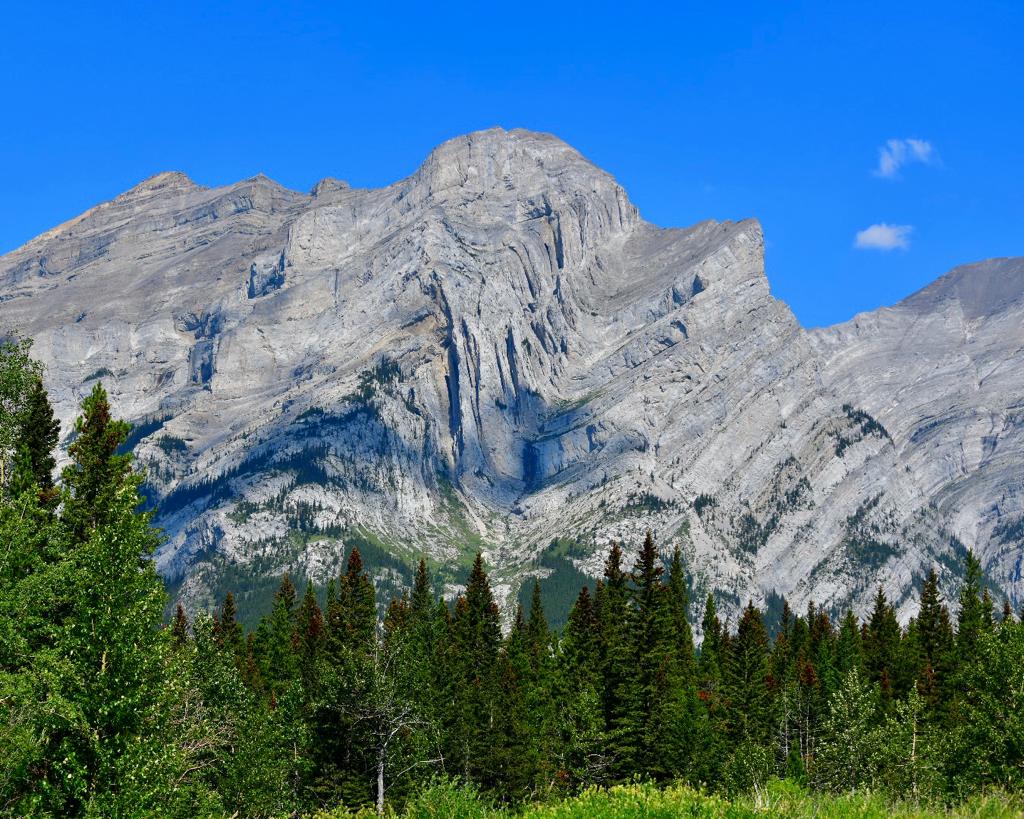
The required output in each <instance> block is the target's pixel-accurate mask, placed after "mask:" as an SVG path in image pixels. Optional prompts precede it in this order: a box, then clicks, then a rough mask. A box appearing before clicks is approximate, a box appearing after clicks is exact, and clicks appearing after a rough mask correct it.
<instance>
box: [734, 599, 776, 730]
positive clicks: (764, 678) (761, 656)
mask: <svg viewBox="0 0 1024 819" xmlns="http://www.w3.org/2000/svg"><path fill="white" fill-rule="evenodd" d="M768 672H769V664H768V631H767V630H766V629H765V626H764V620H763V619H762V617H761V612H760V610H759V609H757V608H756V607H755V606H754V604H753V602H751V603H748V604H747V607H746V608H745V609H744V610H743V615H742V616H741V617H740V621H739V626H738V627H737V630H736V639H735V642H734V644H733V646H732V647H731V650H730V652H729V657H728V660H727V663H726V668H725V675H724V677H725V679H724V688H725V690H726V696H727V697H728V709H729V717H730V722H731V728H732V736H733V739H734V742H735V743H736V744H737V745H739V744H741V743H744V742H749V743H753V744H756V745H763V744H764V743H765V741H766V740H767V738H768V734H769V708H770V704H771V697H770V691H769V688H768V676H769V674H768Z"/></svg>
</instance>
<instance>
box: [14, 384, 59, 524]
mask: <svg viewBox="0 0 1024 819" xmlns="http://www.w3.org/2000/svg"><path fill="white" fill-rule="evenodd" d="M59 439H60V421H58V420H57V419H56V417H55V416H54V414H53V407H52V406H51V405H50V399H49V397H48V396H47V394H46V389H45V388H44V387H43V381H42V379H41V378H36V379H35V380H34V381H33V383H32V388H31V390H30V392H29V393H28V396H27V400H26V406H25V410H24V413H23V420H22V422H21V441H20V445H21V446H22V447H24V449H25V451H26V453H27V456H28V464H29V467H30V469H31V474H32V478H33V480H34V482H35V485H36V486H37V487H39V491H40V492H41V493H42V494H43V498H44V501H45V502H46V503H47V504H53V503H55V502H56V500H57V494H56V492H54V491H53V490H54V484H53V471H54V469H56V467H57V462H56V460H55V459H54V457H53V452H54V450H55V449H56V448H57V442H58V440H59Z"/></svg>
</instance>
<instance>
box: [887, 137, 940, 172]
mask: <svg viewBox="0 0 1024 819" xmlns="http://www.w3.org/2000/svg"><path fill="white" fill-rule="evenodd" d="M935 159H936V157H935V148H934V147H932V144H931V143H930V142H928V141H927V140H924V139H890V140H889V141H888V142H886V143H885V145H883V146H882V147H881V148H879V149H878V167H877V168H876V169H875V176H880V177H882V178H883V179H893V178H895V177H896V176H897V174H898V173H899V170H900V168H902V167H903V166H904V165H908V164H910V163H911V162H920V163H922V164H924V165H931V164H932V163H933V162H935Z"/></svg>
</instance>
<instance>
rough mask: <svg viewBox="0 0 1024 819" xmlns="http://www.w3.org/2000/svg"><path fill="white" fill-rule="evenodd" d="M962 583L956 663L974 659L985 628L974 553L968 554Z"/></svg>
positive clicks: (978, 574)
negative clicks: (979, 638)
mask: <svg viewBox="0 0 1024 819" xmlns="http://www.w3.org/2000/svg"><path fill="white" fill-rule="evenodd" d="M965 569H966V571H965V573H964V583H963V586H962V587H961V588H960V608H959V610H958V612H957V634H956V653H957V658H956V659H957V663H958V664H963V663H970V662H973V661H974V659H975V655H976V652H977V645H978V637H979V636H980V634H981V632H982V630H983V629H984V628H985V625H986V624H985V619H986V618H985V606H984V604H983V602H982V597H981V595H982V582H983V576H982V571H981V562H980V561H979V560H978V558H977V556H976V555H975V554H974V552H968V553H967V558H966V566H965Z"/></svg>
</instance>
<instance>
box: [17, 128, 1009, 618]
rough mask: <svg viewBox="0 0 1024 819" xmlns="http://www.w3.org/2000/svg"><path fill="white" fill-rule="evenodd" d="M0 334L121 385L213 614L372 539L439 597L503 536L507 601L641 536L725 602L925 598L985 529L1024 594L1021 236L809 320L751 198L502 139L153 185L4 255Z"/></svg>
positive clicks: (181, 578)
mask: <svg viewBox="0 0 1024 819" xmlns="http://www.w3.org/2000/svg"><path fill="white" fill-rule="evenodd" d="M0 325H2V326H5V327H14V328H17V329H19V330H21V331H22V332H24V333H26V334H28V335H30V336H32V337H33V338H34V339H35V348H34V350H35V353H36V355H38V356H39V357H40V358H41V359H42V360H43V361H44V362H45V363H46V365H47V367H48V370H47V386H48V387H49V388H50V390H51V392H52V395H53V396H54V399H55V401H56V404H57V408H58V411H59V415H60V418H61V421H62V425H63V429H64V430H65V431H67V430H69V429H70V421H71V419H72V417H73V415H74V413H75V408H76V406H77V404H78V402H79V400H80V398H81V397H82V395H83V394H84V393H85V392H86V391H88V390H89V389H90V388H91V387H92V385H93V384H94V382H95V381H96V380H98V379H102V380H103V382H104V384H105V385H106V386H107V388H108V390H109V391H110V393H111V398H112V401H113V403H114V406H115V408H116V409H117V411H118V412H119V413H120V414H121V415H122V416H124V417H127V418H129V419H131V420H132V421H133V422H134V423H135V424H136V432H135V435H134V436H133V437H134V441H133V443H134V445H135V451H136V453H137V455H138V457H139V460H140V461H141V462H142V463H143V464H144V465H145V466H146V467H147V469H148V475H149V494H150V496H151V498H152V499H153V500H154V501H155V502H156V503H157V505H158V508H159V510H160V511H159V522H160V524H161V525H162V526H163V527H164V529H165V531H166V534H167V540H166V543H165V545H164V546H163V547H162V548H161V549H160V551H159V553H158V555H157V563H158V567H159V569H160V571H161V572H162V573H163V574H164V575H165V576H166V577H167V578H168V580H170V581H171V582H172V583H174V584H175V588H176V590H177V591H178V593H180V594H181V595H182V596H183V597H184V598H185V599H186V600H188V601H189V602H190V603H191V604H192V605H208V604H210V602H211V600H212V599H213V598H214V597H215V596H217V595H219V594H220V593H222V591H223V589H224V588H225V587H231V586H233V587H235V588H238V587H240V586H241V587H244V588H245V589H247V590H248V591H249V592H251V594H252V595H253V598H252V599H253V601H255V600H257V599H258V598H259V595H260V594H261V593H265V591H266V590H267V589H269V588H271V587H272V586H273V585H274V584H276V581H277V578H278V577H279V576H280V573H281V572H282V571H285V570H288V571H291V572H293V573H295V574H298V575H301V576H303V577H308V578H312V579H314V580H317V581H322V580H324V579H326V577H327V576H328V575H329V574H331V573H333V572H335V571H337V567H338V565H339V562H340V560H341V556H342V553H343V550H344V544H345V543H353V542H355V543H358V544H360V548H361V549H362V550H363V551H364V554H368V555H369V557H370V563H371V565H373V566H374V567H375V571H376V579H377V582H378V583H380V584H383V585H389V584H390V585H392V586H398V585H401V584H402V583H403V582H404V580H403V578H405V577H407V572H408V568H407V567H408V565H410V564H411V563H413V562H414V561H415V560H417V559H418V558H419V556H420V555H421V554H425V555H427V556H428V557H429V558H430V559H431V562H432V565H433V566H435V567H436V570H437V574H438V578H439V580H442V581H445V582H448V583H449V584H450V585H449V587H448V590H449V591H454V590H455V588H456V587H455V585H454V584H455V583H456V582H457V580H458V578H459V577H461V576H462V574H463V570H464V567H465V566H466V563H467V561H468V560H469V559H471V555H472V554H473V553H474V552H475V551H476V550H478V549H483V551H484V552H485V556H486V559H487V561H488V563H489V565H490V566H491V567H492V568H493V577H494V580H495V583H496V586H497V590H498V592H499V594H500V596H501V597H502V598H503V599H504V600H506V601H509V600H511V599H512V597H513V596H514V595H515V594H516V592H517V589H518V588H519V586H520V584H521V583H522V580H523V578H524V577H529V576H531V575H537V576H540V577H543V578H545V581H544V582H545V584H546V586H547V588H549V589H561V588H568V587H572V586H573V585H574V584H575V583H576V581H577V580H579V579H581V577H582V576H583V575H585V576H589V577H593V576H596V575H598V574H599V573H600V571H601V567H602V563H603V559H604V555H605V553H606V550H607V547H608V544H609V543H610V542H611V541H612V540H621V541H622V542H623V543H624V545H625V547H626V551H627V556H629V559H632V556H633V555H635V553H636V550H637V549H638V547H639V545H640V543H641V541H642V539H643V534H644V532H645V531H646V530H647V529H651V530H652V531H653V532H654V533H655V534H656V536H657V538H658V542H659V544H660V546H661V548H662V549H664V550H668V549H670V548H671V546H672V545H674V544H678V545H679V546H680V547H681V548H682V550H683V554H684V556H685V559H686V561H687V565H688V568H689V570H690V572H691V574H692V577H693V586H694V589H693V591H694V593H695V594H697V595H701V594H704V593H706V591H707V590H708V589H713V590H714V591H715V592H716V593H717V595H718V597H719V599H720V600H721V602H722V604H723V605H724V607H725V610H726V612H727V613H735V612H736V611H737V610H738V608H739V607H740V606H741V605H743V604H745V603H746V601H747V600H748V599H750V598H752V599H753V600H754V601H755V602H758V603H763V602H765V601H771V600H777V599H778V598H777V595H784V596H785V597H786V598H787V599H788V600H789V601H790V603H791V604H792V605H793V606H794V607H803V606H805V605H806V604H807V603H808V602H809V601H811V600H813V601H814V602H816V603H818V604H821V605H824V606H826V607H828V608H829V609H831V610H835V611H839V610H841V609H843V608H845V607H846V606H851V605H852V606H853V607H854V608H855V609H857V610H858V611H859V612H863V611H864V610H865V608H866V606H867V604H868V601H869V599H870V597H871V596H872V595H873V593H874V591H875V589H876V588H877V586H878V585H879V584H882V585H883V586H884V587H885V588H886V590H887V592H888V593H889V594H890V595H891V596H893V597H894V598H895V600H896V601H898V604H899V606H900V611H901V614H902V616H903V617H904V618H906V617H907V616H909V615H910V613H911V606H912V601H913V599H914V596H915V586H916V585H917V584H919V582H920V578H921V576H922V574H923V573H924V572H925V571H926V570H927V567H928V566H931V565H936V566H938V567H939V569H940V573H941V577H942V579H943V582H944V584H945V586H946V588H947V589H949V590H951V589H953V588H954V587H955V585H956V583H957V580H958V573H959V571H960V565H961V563H962V557H963V551H964V549H965V548H966V547H971V548H974V549H975V550H976V551H977V552H978V553H979V555H980V556H981V557H982V561H983V564H984V566H985V568H986V569H987V571H988V573H989V576H990V578H991V580H992V581H993V583H995V584H997V585H999V586H1002V587H1004V588H1006V589H1007V590H1008V592H1009V594H1010V595H1011V598H1012V599H1013V601H1014V602H1015V603H1020V602H1021V601H1022V600H1024V584H1022V579H1021V557H1022V555H1024V479H1022V475H1024V470H1022V469H1021V462H1022V455H1024V398H1022V395H1024V389H1022V387H1024V330H1022V327H1024V260H1022V259H1002V260H991V261H987V262H981V263H979V264H976V265H968V266H965V267H961V268H957V269H955V270H954V271H952V272H950V273H949V274H947V275H946V276H944V277H943V278H941V279H939V280H938V281H936V282H935V283H934V284H932V285H931V286H929V287H927V288H925V289H924V290H922V291H921V292H919V293H917V294H914V295H913V296H911V297H909V298H908V299H906V300H905V301H903V302H901V303H900V304H897V305H895V306H894V307H891V308H883V309H880V310H876V311H874V312H871V313H865V314H861V315H859V316H857V317H856V318H854V319H852V320H851V321H849V322H846V323H844V324H841V325H838V326H835V327H830V328H824V329H818V330H811V331H808V330H805V329H804V328H802V327H801V326H800V324H799V323H798V322H797V321H796V319H795V318H794V316H793V314H792V313H791V312H790V310H789V309H788V307H786V305H785V304H783V303H782V302H780V301H779V300H777V299H775V298H773V297H772V295H771V292H770V288H769V284H768V281H767V279H766V277H765V274H764V259H763V238H762V233H761V228H760V225H759V224H758V223H757V222H756V221H754V220H745V221H741V222H723V223H718V222H713V221H707V222H702V223H700V224H698V225H695V226H693V227H689V228H685V229H662V228H658V227H655V226H653V225H651V224H649V223H647V222H645V221H643V220H642V219H641V218H640V216H639V214H638V212H637V209H636V208H635V207H634V206H633V205H632V204H631V203H630V201H629V199H628V197H627V196H626V194H625V192H624V191H623V190H622V188H621V187H620V186H619V185H618V184H616V182H615V181H614V179H612V178H611V177H610V176H609V175H608V174H606V173H604V172H603V171H601V170H600V169H599V168H597V167H595V166H594V165H592V164H591V163H589V162H588V161H587V160H585V159H584V158H583V157H582V156H581V155H580V154H579V153H577V152H576V151H575V150H573V149H572V148H570V147H569V146H568V145H566V144H565V143H563V142H561V141H560V140H558V139H556V138H554V137H552V136H548V135H544V134H537V133H531V132H527V131H521V130H514V131H504V130H501V129H493V130H488V131H483V132H479V133H474V134H470V135H468V136H465V137H461V138H458V139H454V140H451V141H450V142H447V143H445V144H443V145H441V146H440V147H438V148H437V149H435V150H434V151H433V152H432V153H431V154H430V156H429V157H428V158H427V159H426V161H425V162H424V163H423V165H422V166H421V167H420V168H419V169H418V170H417V171H416V172H415V173H414V174H413V175H412V176H410V177H409V178H407V179H404V180H402V181H400V182H397V183H395V184H393V185H391V186H389V187H386V188H381V189H376V190H362V189H354V188H351V187H349V186H348V185H347V184H345V183H344V182H340V181H338V180H334V179H325V180H323V181H321V182H320V183H318V184H317V185H316V186H315V187H314V189H313V190H312V191H311V192H310V193H309V194H302V193H297V192H294V191H289V190H286V189H284V188H282V187H281V186H280V185H278V184H276V183H275V182H273V181H272V180H270V179H267V178H266V177H263V176H257V177H254V178H252V179H248V180H245V181H243V182H239V183H237V184H234V185H230V186H227V187H221V188H204V187H201V186H198V185H196V184H195V183H193V182H192V181H191V180H189V179H188V178H187V177H185V176H184V175H182V174H178V173H164V174H160V175H158V176H155V177H153V178H151V179H149V180H146V181H145V182H143V183H142V184H140V185H139V186H137V187H135V188H133V189H132V190H130V191H128V192H127V193H125V194H123V195H121V196H119V197H117V198H116V199H114V200H113V201H111V202H108V203H106V204H103V205H100V206H98V207H96V208H93V209H92V210H90V211H88V212H86V213H84V214H82V215H81V216H79V217H77V218H76V219H74V220H72V221H70V222H68V223H65V224H64V225H61V226H60V227H57V228H55V229H53V230H51V231H49V232H47V233H45V234H43V235H42V236H40V237H38V238H36V239H34V240H32V241H31V242H29V243H28V244H26V245H25V246H24V247H22V248H19V249H18V250H15V251H14V252H12V253H10V254H8V255H6V256H4V257H2V258H0ZM261 590H262V591H261ZM563 602H564V601H563ZM253 605H255V602H254V603H253Z"/></svg>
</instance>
